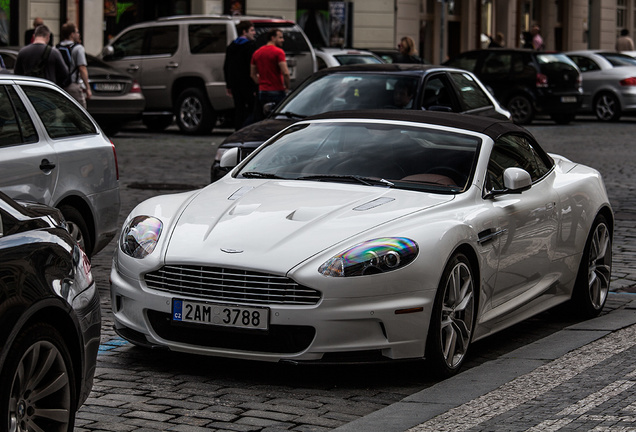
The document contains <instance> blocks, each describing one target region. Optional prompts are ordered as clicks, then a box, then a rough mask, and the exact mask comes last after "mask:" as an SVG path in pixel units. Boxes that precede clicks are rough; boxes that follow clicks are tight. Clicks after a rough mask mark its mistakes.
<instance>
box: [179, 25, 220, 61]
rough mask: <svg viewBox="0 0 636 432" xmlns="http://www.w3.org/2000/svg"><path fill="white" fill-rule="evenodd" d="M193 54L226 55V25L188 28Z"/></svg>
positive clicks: (192, 26)
mask: <svg viewBox="0 0 636 432" xmlns="http://www.w3.org/2000/svg"><path fill="white" fill-rule="evenodd" d="M188 41H189V42H190V53H191V54H214V53H224V52H225V48H226V47H227V27H226V26H225V24H196V25H195V24H193V25H190V26H188Z"/></svg>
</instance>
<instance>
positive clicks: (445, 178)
mask: <svg viewBox="0 0 636 432" xmlns="http://www.w3.org/2000/svg"><path fill="white" fill-rule="evenodd" d="M237 160H238V149H236V148H234V149H230V150H228V151H227V152H226V153H225V154H224V155H223V158H222V160H221V165H223V166H228V165H229V166H232V165H235V164H236V162H237ZM613 226H614V218H613V213H612V209H611V207H610V203H609V200H608V198H607V194H606V191H605V187H604V184H603V181H602V179H601V176H600V174H599V173H598V172H597V171H596V170H594V169H592V168H589V167H586V166H583V165H580V164H577V163H575V162H571V161H569V160H567V159H565V158H563V157H560V156H556V155H548V154H547V153H545V152H544V151H543V150H542V149H541V147H540V146H539V144H538V143H537V142H536V141H535V140H534V138H533V137H532V135H531V134H530V133H529V132H527V131H526V130H525V129H523V128H521V127H519V126H516V125H514V124H513V123H512V122H510V121H507V120H497V119H492V118H486V117H477V116H469V115H458V114H454V113H443V112H431V111H416V110H412V111H405V110H378V111H347V112H335V113H325V114H321V115H318V116H315V117H310V118H308V119H305V120H303V121H299V122H297V123H295V124H293V125H291V126H289V127H288V128H286V129H285V130H283V131H281V132H280V133H278V134H276V135H275V136H274V137H273V138H271V139H269V140H267V141H266V142H265V143H264V144H263V145H262V146H261V147H259V148H258V149H257V150H256V151H255V152H253V153H252V154H251V155H250V156H249V157H248V158H246V159H245V160H244V161H243V162H241V163H240V164H239V165H238V166H236V168H235V169H233V170H232V171H230V173H229V174H228V175H227V176H225V177H224V178H222V179H221V180H219V181H217V182H215V183H213V184H211V185H209V186H207V187H206V188H204V189H201V190H198V191H192V192H187V193H182V194H177V195H168V196H159V197H155V198H152V199H150V200H148V201H146V202H144V203H141V204H140V205H138V206H137V207H136V208H135V209H134V210H133V211H132V213H131V214H130V215H129V216H128V218H127V219H126V221H125V222H124V227H123V230H122V235H121V238H120V239H119V245H118V248H117V252H116V255H115V256H114V261H113V267H112V272H111V281H112V284H111V293H112V305H113V312H114V318H115V328H116V330H117V332H118V333H119V334H120V335H121V336H123V337H124V338H126V339H128V340H130V341H132V342H133V343H135V344H139V345H145V346H162V347H168V348H170V349H171V350H174V351H182V352H188V353H196V354H206V355H213V356H225V357H235V358H243V359H252V360H266V361H292V362H299V361H339V360H342V359H344V358H348V357H347V356H348V355H350V354H358V355H362V354H364V355H368V356H369V357H370V358H374V359H404V358H422V357H426V358H427V359H428V360H429V361H430V362H431V364H432V366H433V367H434V368H436V369H437V370H438V371H440V372H441V373H443V374H448V375H450V374H453V373H455V372H456V371H457V370H458V369H459V368H460V366H461V365H462V362H463V361H464V358H465V356H466V353H467V352H468V349H469V346H470V344H471V342H472V341H475V340H477V339H481V338H483V337H485V336H488V335H490V334H492V333H494V332H496V331H499V330H501V329H503V328H505V327H508V326H510V325H512V324H515V323H517V322H519V321H522V320H524V319H526V318H528V317H530V316H533V315H535V314H537V313H539V312H542V311H545V310H546V309H549V308H551V307H553V306H555V305H557V304H560V303H564V302H567V301H570V300H573V303H574V309H575V310H576V311H578V312H580V313H581V314H582V315H583V316H586V317H592V316H595V315H597V314H598V313H600V312H601V309H602V308H603V306H604V304H605V300H606V298H607V294H608V290H609V282H610V271H611V263H612V260H611V258H612V253H611V242H612V230H613Z"/></svg>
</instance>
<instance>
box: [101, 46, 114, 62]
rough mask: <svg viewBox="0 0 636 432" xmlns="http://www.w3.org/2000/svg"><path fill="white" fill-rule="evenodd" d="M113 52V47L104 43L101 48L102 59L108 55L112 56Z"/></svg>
mask: <svg viewBox="0 0 636 432" xmlns="http://www.w3.org/2000/svg"><path fill="white" fill-rule="evenodd" d="M113 54H115V49H114V48H113V47H112V46H110V45H106V46H105V47H104V49H102V58H103V59H105V58H108V57H112V56H113Z"/></svg>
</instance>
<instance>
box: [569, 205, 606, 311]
mask: <svg viewBox="0 0 636 432" xmlns="http://www.w3.org/2000/svg"><path fill="white" fill-rule="evenodd" d="M611 274H612V234H611V231H610V228H609V225H608V223H607V220H606V219H605V217H604V216H603V215H598V216H596V219H595V220H594V224H592V229H591V230H590V234H589V235H588V238H587V241H586V242H585V248H584V249H583V256H582V257H581V263H580V264H579V270H578V274H577V276H576V281H575V282H574V290H573V292H572V303H573V309H574V312H575V313H576V314H577V315H579V316H581V317H582V318H594V317H595V316H597V315H598V314H600V313H601V311H602V310H603V306H605V301H606V300H607V294H608V292H609V285H610V277H611Z"/></svg>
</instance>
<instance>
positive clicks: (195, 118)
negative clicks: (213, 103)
mask: <svg viewBox="0 0 636 432" xmlns="http://www.w3.org/2000/svg"><path fill="white" fill-rule="evenodd" d="M179 116H180V118H181V123H182V124H183V125H185V126H186V127H187V128H189V129H196V128H197V127H198V126H199V124H201V120H202V118H203V106H202V105H201V101H200V100H199V99H198V98H195V97H192V96H191V97H188V98H186V99H184V100H183V102H182V103H181V109H180V111H179Z"/></svg>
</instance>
